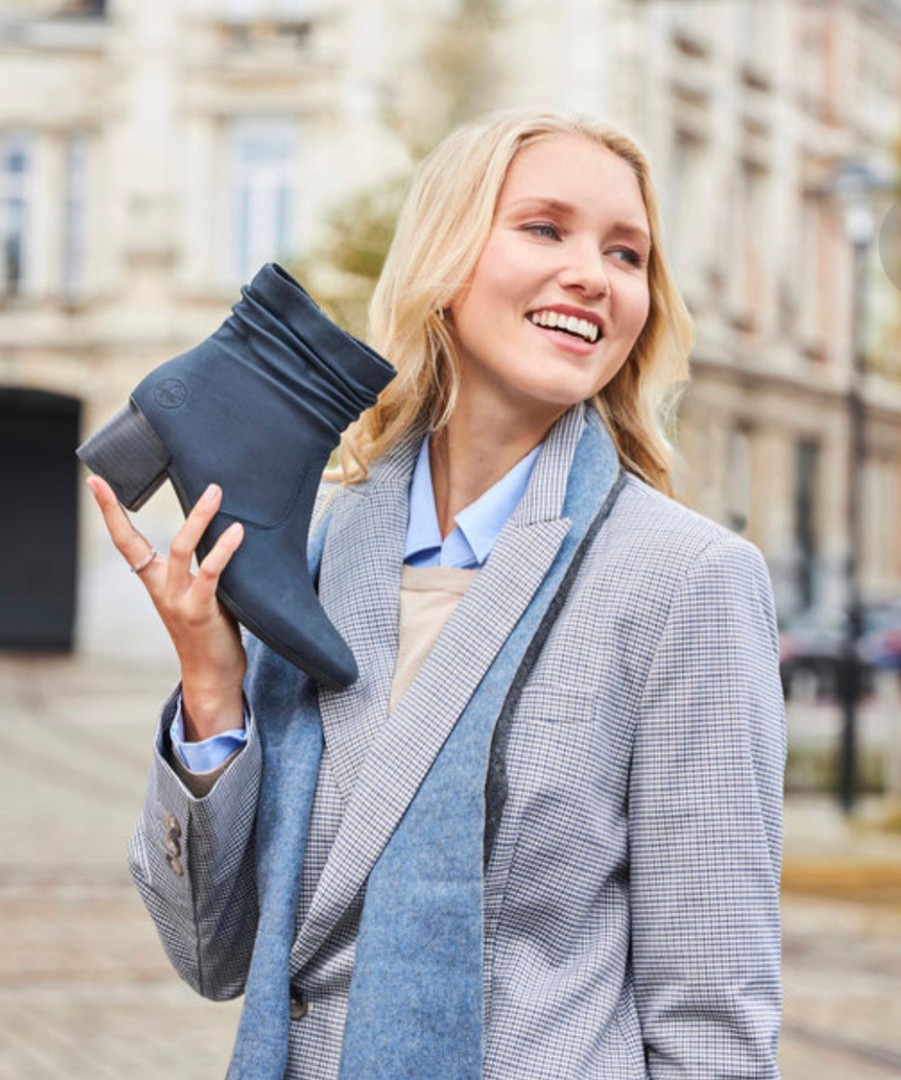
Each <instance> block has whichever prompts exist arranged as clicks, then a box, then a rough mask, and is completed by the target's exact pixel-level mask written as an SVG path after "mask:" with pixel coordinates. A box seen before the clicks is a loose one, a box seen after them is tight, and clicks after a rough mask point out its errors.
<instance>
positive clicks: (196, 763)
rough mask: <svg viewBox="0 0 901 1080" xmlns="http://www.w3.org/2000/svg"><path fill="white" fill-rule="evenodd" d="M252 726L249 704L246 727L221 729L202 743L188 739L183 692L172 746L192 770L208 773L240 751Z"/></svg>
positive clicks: (173, 730) (245, 718) (171, 729)
mask: <svg viewBox="0 0 901 1080" xmlns="http://www.w3.org/2000/svg"><path fill="white" fill-rule="evenodd" d="M249 726H250V717H249V715H248V712H247V707H246V705H245V707H244V727H243V728H232V729H231V731H220V732H219V734H218V735H211V736H210V737H209V738H208V739H202V740H201V741H200V742H186V741H185V722H184V718H183V716H182V705H181V695H179V697H178V703H177V704H176V707H175V716H174V717H173V718H172V724H171V726H170V727H169V739H170V741H171V743H172V749H173V750H174V751H175V753H176V754H177V755H178V757H179V760H180V761H181V762H182V764H183V765H184V766H185V768H187V769H190V771H191V772H196V773H207V772H212V771H213V770H214V769H218V768H219V766H220V765H222V764H224V762H225V761H226V760H227V759H228V758H230V757H231V755H232V754H233V753H234V752H235V751H236V750H240V749H241V747H242V746H243V745H244V744H245V743H246V742H247V732H248V728H249Z"/></svg>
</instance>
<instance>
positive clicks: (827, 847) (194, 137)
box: [0, 0, 901, 1080]
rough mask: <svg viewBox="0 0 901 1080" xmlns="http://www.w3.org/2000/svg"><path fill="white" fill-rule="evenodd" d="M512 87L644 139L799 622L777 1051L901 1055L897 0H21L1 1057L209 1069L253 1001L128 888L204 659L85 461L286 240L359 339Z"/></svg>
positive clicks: (295, 263) (721, 453)
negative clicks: (115, 544) (458, 160)
mask: <svg viewBox="0 0 901 1080" xmlns="http://www.w3.org/2000/svg"><path fill="white" fill-rule="evenodd" d="M512 105H531V106H549V107H553V108H565V109H573V110H583V111H588V112H591V113H593V114H598V115H600V116H602V117H604V118H606V119H608V120H609V121H610V122H611V123H613V124H615V125H617V126H620V127H622V128H624V129H625V130H626V131H628V132H629V133H630V134H632V135H633V137H635V138H636V139H637V140H638V142H639V143H640V144H641V145H642V146H643V147H644V148H645V150H646V151H647V153H648V155H649V157H650V159H651V162H652V166H653V168H654V171H655V174H656V177H657V184H658V188H659V192H660V197H661V201H662V209H663V213H664V219H665V225H666V237H667V241H668V247H669V251H670V254H671V257H672V259H673V261H674V264H675V267H676V271H677V274H678V277H679V280H680V283H681V286H682V289H683V292H684V295H685V297H686V299H687V302H688V304H689V307H690V309H691V311H692V314H693V316H694V318H695V321H696V327H697V341H696V346H695V350H694V356H693V380H692V384H691V386H690V388H689V389H688V391H687V393H686V395H685V397H684V399H683V402H682V407H681V409H680V413H679V422H678V426H677V428H676V429H675V430H674V433H673V435H674V440H675V443H676V446H677V450H678V455H679V464H678V487H679V494H680V497H681V498H682V499H683V500H684V501H685V502H687V503H688V504H689V505H691V506H693V507H695V508H697V509H699V510H700V511H702V512H703V513H705V514H708V515H709V516H711V517H713V518H715V519H717V520H718V521H721V522H723V523H724V524H726V525H728V526H729V527H730V528H732V529H735V530H736V531H738V532H741V533H743V534H744V535H745V536H747V537H748V538H749V539H750V540H751V541H753V542H754V543H755V544H757V545H758V546H759V547H760V548H761V550H762V551H763V553H764V555H765V557H766V559H767V562H768V564H769V567H770V571H771V574H772V578H773V584H774V589H775V593H776V599H777V606H778V611H779V617H780V623H781V626H782V640H781V648H782V674H783V684H784V688H785V693H786V697H787V705H788V718H789V762H788V773H787V824H786V866H785V875H784V917H785V981H786V1024H785V1035H784V1038H783V1043H782V1067H783V1073H784V1076H785V1077H786V1078H788V1080H833V1078H839V1077H841V1078H848V1080H852V1078H853V1080H867V1078H868V1077H875V1078H880V1077H881V1078H885V1077H889V1076H895V1077H901V510H899V505H901V203H899V195H901V189H899V172H901V0H831V2H830V0H826V2H820V3H811V2H807V0H558V2H557V3H556V4H555V5H553V6H551V5H550V4H548V3H546V2H545V3H539V2H538V0H356V2H354V0H152V2H151V0H108V2H103V0H0V492H2V503H0V506H2V517H0V522H2V524H0V791H2V795H0V800H2V801H0V932H2V935H3V938H2V939H3V943H4V944H3V950H2V956H0V1077H2V1078H7V1077H8V1078H16V1080H21V1078H28V1077H34V1078H51V1077H63V1076H65V1077H67V1078H81V1077H92V1078H93V1077H100V1078H103V1077H120V1076H125V1075H126V1074H129V1075H131V1076H133V1077H135V1078H138V1077H145V1076H146V1077H156V1076H160V1075H163V1074H164V1073H165V1075H167V1076H169V1077H171V1078H173V1080H193V1078H196V1080H206V1078H211V1077H216V1076H221V1075H223V1074H224V1069H225V1063H226V1062H227V1058H228V1050H229V1047H230V1042H231V1037H232V1033H233V1029H234V1024H235V1019H236V1012H235V1006H234V1005H233V1004H229V1005H224V1006H222V1005H212V1004H210V1003H206V1002H202V1001H199V1000H198V999H195V998H194V997H193V995H191V993H190V992H189V991H188V990H186V989H185V988H183V987H181V986H180V985H179V984H178V983H177V982H176V979H175V976H174V975H173V974H172V973H171V972H170V971H169V969H168V968H167V967H166V964H165V961H164V959H163V957H162V953H161V950H160V948H159V945H158V943H157V942H156V939H155V937H154V936H153V930H152V928H151V926H150V923H149V920H148V919H146V918H145V917H144V915H143V912H142V910H141V909H140V905H139V902H138V900H137V896H136V894H133V893H132V891H131V890H130V888H129V883H128V880H127V875H126V872H125V869H124V847H125V843H126V840H127V835H128V832H129V829H130V825H131V821H132V820H133V818H134V816H135V815H136V814H137V812H138V809H139V806H140V802H141V789H142V782H143V776H144V774H145V772H146V768H147V763H148V759H149V748H150V740H151V736H152V729H153V724H154V716H155V713H156V711H157V709H158V706H159V704H160V702H161V700H162V699H163V697H164V696H165V695H166V693H167V692H168V689H169V688H170V686H171V684H172V682H173V680H174V678H175V674H176V672H175V665H174V662H173V657H172V654H171V650H170V648H169V646H168V642H167V640H166V639H165V637H164V635H163V633H162V632H161V631H160V630H159V629H158V628H157V625H156V621H155V619H154V617H153V615H152V612H151V610H150V607H149V603H148V601H147V600H146V597H145V595H144V593H143V590H142V589H141V588H139V587H138V586H137V584H136V583H135V582H134V581H133V580H131V578H130V575H129V574H128V573H127V570H125V569H124V567H123V565H122V562H121V559H120V557H119V556H118V555H117V554H116V553H115V552H114V551H113V549H112V548H111V546H110V545H109V543H108V540H107V539H106V536H105V533H104V531H103V529H102V526H101V522H100V519H99V516H98V515H97V514H96V513H95V512H94V511H93V507H92V505H91V504H90V499H89V496H88V492H87V491H86V489H85V488H84V485H83V483H82V482H81V477H80V475H79V472H78V470H77V468H76V460H75V457H74V450H75V447H76V446H77V445H78V443H79V442H80V441H81V440H82V439H83V438H84V437H86V435H87V434H89V433H91V432H93V431H94V430H96V429H97V427H99V426H100V425H101V424H102V423H103V422H104V421H105V420H106V419H108V418H109V416H110V415H111V414H112V413H113V412H115V411H116V410H118V409H119V408H120V407H121V406H122V404H123V403H124V401H125V399H126V398H127V395H128V393H129V391H130V390H131V388H132V386H133V385H134V384H135V382H137V381H138V379H139V378H140V377H141V376H142V375H143V374H144V373H145V372H146V371H148V370H149V369H150V368H152V367H154V366H156V365H157V364H158V363H160V362H162V361H163V360H164V359H167V358H168V357H170V356H172V355H174V354H175V353H177V352H180V351H182V350H183V349H185V348H187V347H189V346H191V345H193V344H194V343H196V342H197V341H199V340H200V339H201V338H203V337H205V336H206V335H207V334H208V333H210V332H211V331H212V330H213V329H215V328H216V326H218V325H219V323H220V322H221V320H222V318H223V317H224V315H225V314H226V313H227V311H228V308H229V306H230V305H231V303H233V302H234V300H235V299H236V297H237V290H238V288H239V286H240V285H241V284H242V283H243V282H245V281H247V280H248V279H249V278H250V277H251V276H252V274H253V273H254V271H255V270H256V269H257V268H258V267H259V265H260V264H261V263H262V262H264V261H266V260H269V259H277V260H279V261H281V262H282V263H283V264H284V265H285V266H286V267H288V268H289V269H291V270H292V271H293V272H294V273H295V274H297V275H298V276H299V277H300V278H301V280H303V281H304V283H305V284H306V285H307V287H308V288H309V289H310V291H311V292H313V294H314V295H315V296H316V297H317V299H319V300H320V302H321V303H323V305H324V306H326V307H327V309H328V310H329V311H330V312H331V313H332V314H333V315H334V316H335V317H336V318H337V319H338V320H339V321H340V322H342V323H343V324H344V325H346V326H347V327H348V328H350V329H352V330H354V331H355V332H357V333H359V334H363V333H365V306H366V301H367V298H368V295H369V292H370V290H371V287H372V284H373V282H374V279H375V277H376V276H377V273H378V269H379V267H380V264H381V259H382V257H383V255H384V252H385V249H386V247H387V243H388V241H389V239H390V235H391V224H392V220H393V215H394V214H395V212H396V209H397V207H398V205H399V201H400V199H401V198H402V195H403V191H404V186H405V184H406V182H407V178H408V177H409V173H410V169H411V167H412V165H413V164H414V163H415V161H416V160H417V159H418V158H419V157H421V156H422V154H423V153H424V152H425V151H426V150H427V149H428V148H429V147H431V146H432V145H433V144H434V143H435V142H436V141H437V140H438V139H439V138H440V137H441V136H442V135H443V134H444V133H445V132H446V131H447V130H448V129H449V128H450V127H452V126H453V125H454V124H456V123H458V122H459V121H461V120H464V119H466V118H468V117H470V116H474V115H477V114H479V113H481V112H483V111H485V110H487V109H490V108H493V107H503V106H512ZM180 517H181V515H180V512H179V510H178V506H177V504H176V502H175V499H174V497H173V496H172V495H171V494H169V493H167V492H161V493H160V494H159V496H157V497H156V498H154V499H153V500H152V501H151V503H149V504H148V505H147V506H146V507H145V508H144V509H142V510H141V512H140V513H139V514H138V515H137V522H138V525H139V527H140V528H141V529H142V530H143V531H144V532H145V534H146V535H148V536H149V538H150V539H151V540H152V541H153V542H154V543H156V544H157V545H158V546H161V547H162V546H164V545H165V544H166V543H167V541H168V538H169V536H171V534H172V532H173V530H174V528H175V527H176V526H177V523H178V522H179V520H180Z"/></svg>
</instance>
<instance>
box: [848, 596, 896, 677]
mask: <svg viewBox="0 0 901 1080" xmlns="http://www.w3.org/2000/svg"><path fill="white" fill-rule="evenodd" d="M858 648H859V651H860V655H861V658H862V659H863V661H864V662H865V663H867V664H871V665H872V666H873V667H877V668H888V669H889V670H891V671H897V672H899V673H901V603H897V604H889V605H886V607H885V608H884V609H882V610H881V611H880V612H879V614H878V616H877V617H876V618H875V619H874V625H873V627H872V628H870V629H869V630H867V631H866V633H864V634H863V636H862V637H861V639H860V641H859V643H858Z"/></svg>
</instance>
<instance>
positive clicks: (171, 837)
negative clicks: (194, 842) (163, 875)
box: [166, 832, 181, 855]
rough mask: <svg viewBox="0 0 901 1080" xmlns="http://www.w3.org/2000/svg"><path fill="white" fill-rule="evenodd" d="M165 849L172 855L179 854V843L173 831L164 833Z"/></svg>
mask: <svg viewBox="0 0 901 1080" xmlns="http://www.w3.org/2000/svg"><path fill="white" fill-rule="evenodd" d="M166 849H167V850H168V851H170V852H171V853H172V854H173V855H181V844H180V843H179V842H178V837H177V836H176V835H175V833H173V832H169V833H166Z"/></svg>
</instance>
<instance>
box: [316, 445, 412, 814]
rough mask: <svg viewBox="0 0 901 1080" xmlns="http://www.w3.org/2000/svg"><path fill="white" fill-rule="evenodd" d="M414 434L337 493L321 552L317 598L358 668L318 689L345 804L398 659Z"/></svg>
mask: <svg viewBox="0 0 901 1080" xmlns="http://www.w3.org/2000/svg"><path fill="white" fill-rule="evenodd" d="M420 439H421V432H420V433H416V434H414V435H411V437H410V438H408V439H405V440H404V441H403V443H401V444H399V445H398V447H396V448H395V449H394V450H392V451H391V452H390V453H389V454H388V455H387V456H386V458H385V460H384V461H383V462H380V463H379V464H378V466H376V467H374V468H373V470H372V475H371V476H370V478H369V479H368V480H367V481H366V482H365V483H363V484H361V485H358V486H356V487H351V488H348V489H346V490H344V491H342V492H340V494H339V495H338V496H336V502H335V505H334V507H333V508H332V514H331V520H330V521H329V527H328V536H327V538H326V542H325V547H324V550H323V556H322V563H321V568H320V576H319V597H320V601H321V603H322V606H323V608H324V610H325V612H326V614H327V615H328V616H329V618H330V619H331V621H332V622H333V623H334V625H335V627H336V628H337V629H338V630H339V631H340V632H341V634H342V635H343V637H344V639H345V641H346V642H347V643H348V645H349V646H350V648H351V650H352V651H353V654H354V656H355V658H356V660H357V666H358V668H359V671H360V676H359V678H358V679H357V681H356V682H355V683H353V685H351V686H350V687H348V688H347V689H345V690H326V689H320V691H319V711H320V714H321V716H322V728H323V735H324V738H325V744H326V747H327V748H328V753H329V759H330V763H331V765H332V767H333V769H334V772H335V778H336V781H337V784H338V787H339V789H340V791H341V795H342V797H343V798H344V801H345V803H347V802H348V801H349V799H350V796H351V792H352V791H353V789H354V785H355V783H356V780H357V776H358V774H359V771H360V768H361V765H362V763H363V760H364V758H365V757H366V753H367V750H368V748H369V746H370V744H371V742H372V740H373V738H374V736H375V733H376V731H377V730H378V729H379V728H380V727H381V726H382V725H383V724H384V722H385V718H386V716H387V712H388V697H389V693H390V690H391V679H392V676H393V673H394V664H395V660H396V657H397V642H398V622H399V617H400V579H401V571H402V568H403V551H404V539H405V537H406V530H407V491H408V488H409V482H410V473H411V471H412V468H413V464H414V461H415V457H416V451H417V449H418V446H419V442H420Z"/></svg>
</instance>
